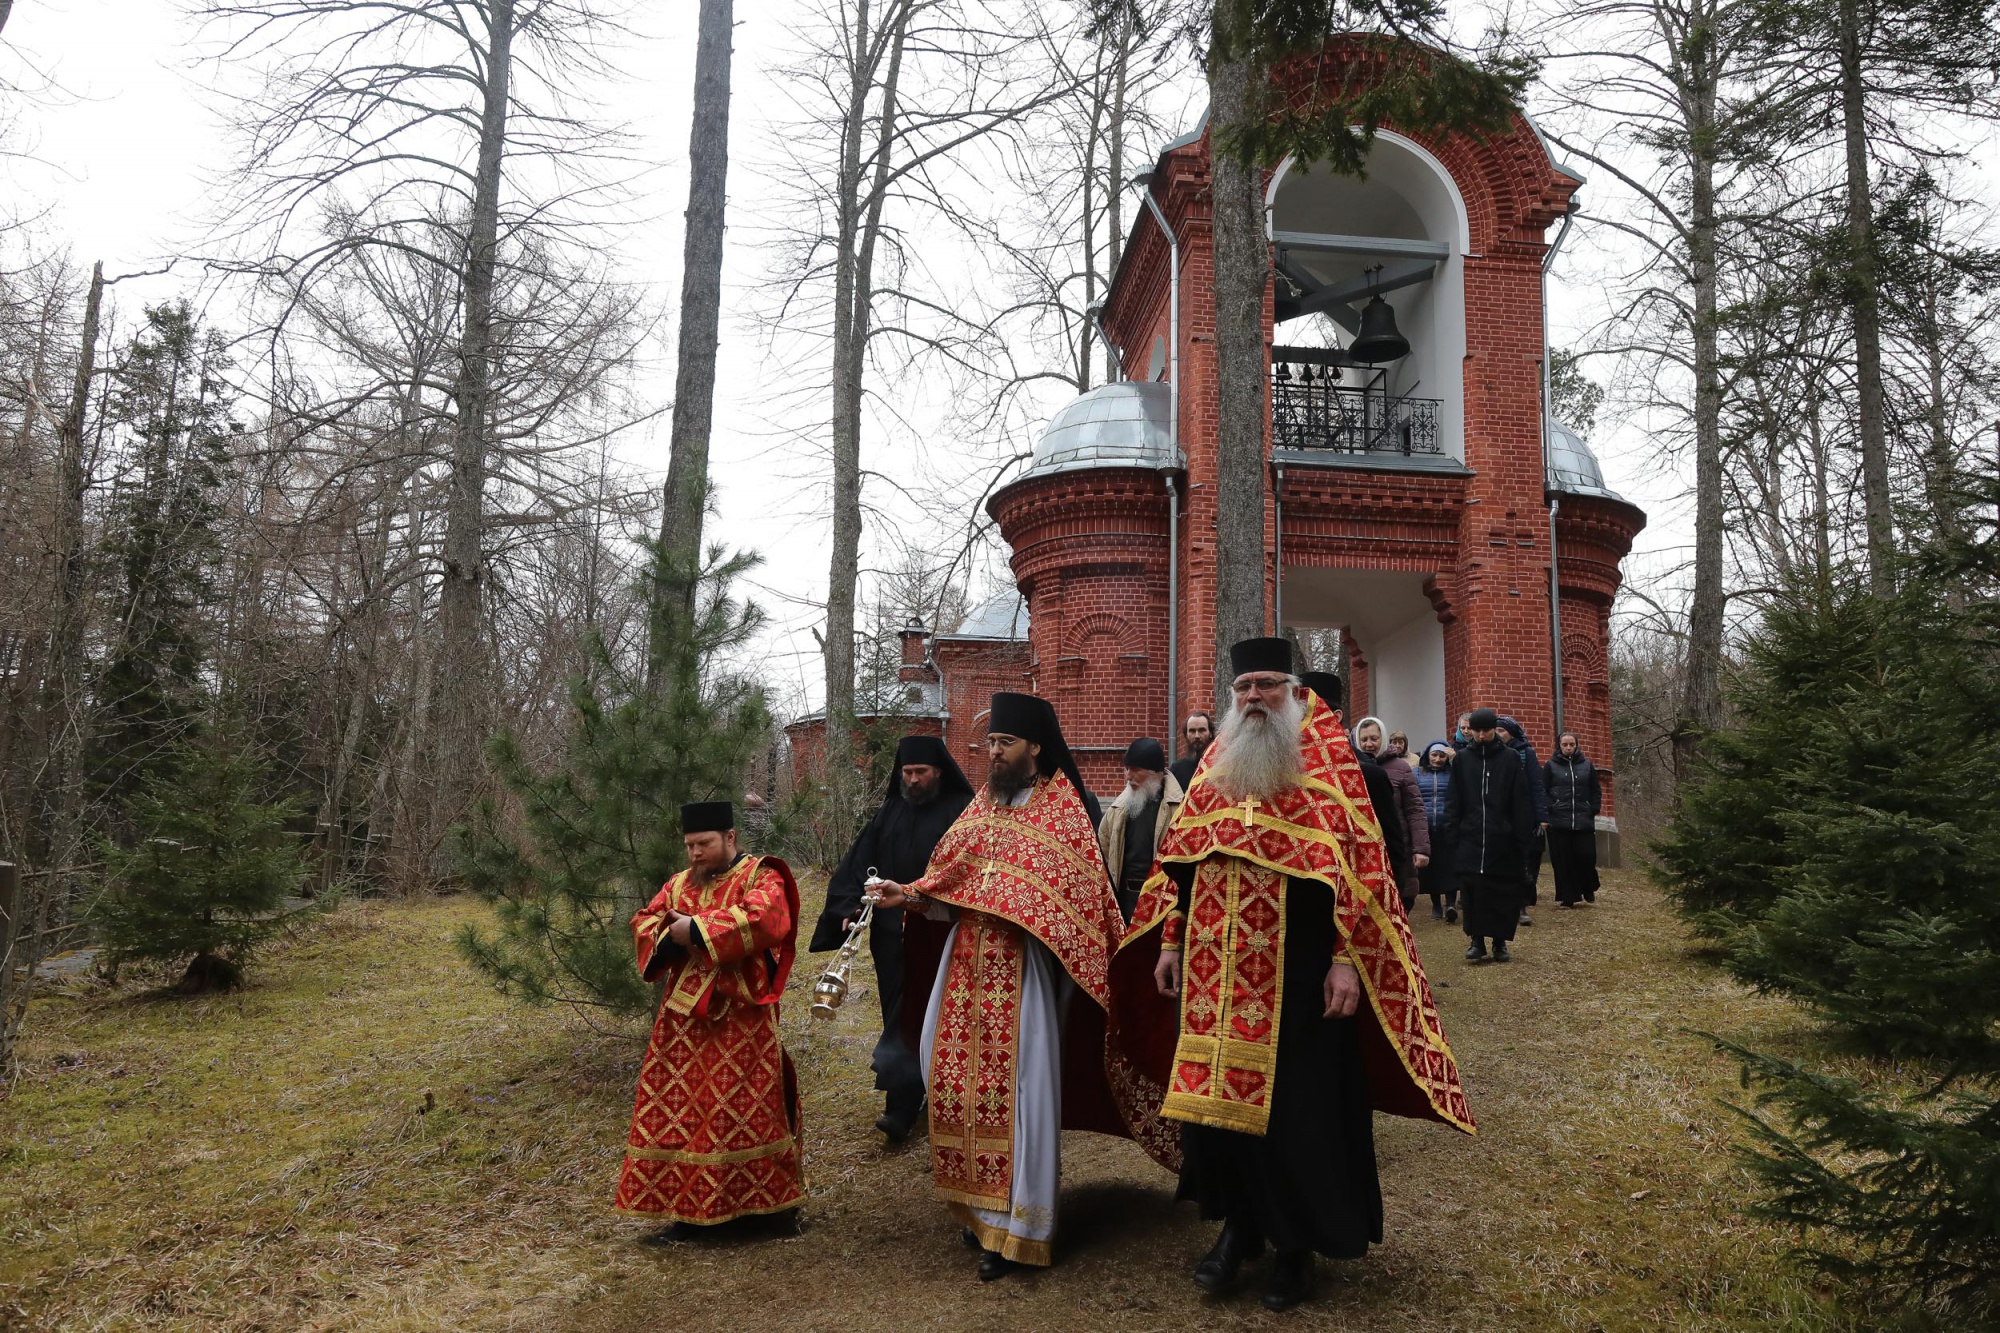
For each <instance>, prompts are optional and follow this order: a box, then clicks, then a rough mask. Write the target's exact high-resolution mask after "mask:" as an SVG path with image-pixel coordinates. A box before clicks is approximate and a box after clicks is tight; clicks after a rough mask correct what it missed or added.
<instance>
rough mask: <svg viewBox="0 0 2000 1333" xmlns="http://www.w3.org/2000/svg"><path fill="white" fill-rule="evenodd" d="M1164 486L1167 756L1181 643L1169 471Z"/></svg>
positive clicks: (1175, 719)
mask: <svg viewBox="0 0 2000 1333" xmlns="http://www.w3.org/2000/svg"><path fill="white" fill-rule="evenodd" d="M1161 476H1162V477H1164V478H1165V479H1166V483H1167V734H1166V737H1165V740H1166V743H1167V753H1168V754H1172V753H1173V749H1174V729H1175V728H1176V727H1178V726H1179V725H1180V715H1179V714H1178V713H1177V712H1176V711H1175V710H1177V709H1178V708H1179V707H1180V703H1179V700H1180V697H1181V696H1180V688H1181V682H1180V674H1181V673H1180V666H1181V655H1180V642H1181V543H1180V531H1181V488H1180V487H1179V486H1178V485H1177V484H1176V483H1175V482H1174V474H1173V473H1172V472H1171V471H1162V473H1161Z"/></svg>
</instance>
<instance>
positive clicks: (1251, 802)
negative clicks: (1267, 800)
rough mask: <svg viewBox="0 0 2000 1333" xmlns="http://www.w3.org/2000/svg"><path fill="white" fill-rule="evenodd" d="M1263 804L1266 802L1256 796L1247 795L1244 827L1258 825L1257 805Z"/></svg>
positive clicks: (1244, 800) (1244, 803)
mask: <svg viewBox="0 0 2000 1333" xmlns="http://www.w3.org/2000/svg"><path fill="white" fill-rule="evenodd" d="M1262 804H1264V803H1263V802H1262V801H1260V800H1258V799H1257V798H1256V797H1255V796H1245V797H1244V798H1243V827H1245V828H1256V827H1257V807H1258V806H1260V805H1262Z"/></svg>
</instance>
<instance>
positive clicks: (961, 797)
mask: <svg viewBox="0 0 2000 1333" xmlns="http://www.w3.org/2000/svg"><path fill="white" fill-rule="evenodd" d="M950 776H951V777H952V778H956V779H957V781H956V782H955V783H952V782H950V781H946V782H943V783H941V784H940V790H939V792H938V795H937V797H936V798H935V799H933V800H932V801H930V802H929V803H928V804H925V805H911V804H910V803H909V802H908V801H907V800H905V799H904V798H903V797H902V796H900V795H897V796H891V797H889V798H888V799H887V800H885V801H883V802H882V808H881V809H880V810H878V811H876V812H875V817H874V818H873V819H871V820H869V821H868V827H866V828H864V829H862V830H861V836H860V837H858V838H856V839H855V840H854V846H852V847H850V848H849V849H848V851H847V855H846V856H845V857H844V858H842V860H841V862H840V865H839V866H838V868H836V869H835V870H834V872H833V875H832V877H831V878H829V879H828V880H827V884H826V908H825V910H824V911H822V912H821V913H820V914H819V924H818V925H817V926H815V927H814V928H813V937H812V944H811V945H810V952H813V953H824V952H826V951H827V950H828V949H837V948H839V947H840V943H841V941H842V940H844V939H846V938H847V932H846V931H844V930H842V929H841V928H840V923H841V921H842V920H843V919H845V918H848V917H852V916H855V915H858V914H859V913H860V911H861V894H862V882H863V881H864V880H866V879H867V878H868V868H869V867H870V866H873V867H874V868H875V873H876V874H877V875H879V876H881V877H882V878H883V879H887V880H894V881H895V882H896V883H898V884H908V883H910V882H912V881H913V880H919V879H922V878H923V877H924V868H925V867H926V866H927V865H929V864H930V859H931V851H932V849H933V848H935V847H936V846H937V844H938V839H939V838H942V837H943V836H944V831H945V830H946V829H948V828H950V827H951V825H952V821H954V820H956V819H957V818H958V817H959V815H960V814H961V813H962V812H963V811H964V810H965V807H966V806H967V805H969V804H971V803H972V792H971V789H970V788H969V787H967V786H966V785H965V779H964V778H963V777H960V776H959V775H958V771H957V769H956V768H954V769H953V770H952V773H951V775H950ZM868 952H869V954H870V955H871V956H872V957H873V958H874V960H875V988H876V991H877V992H878V994H879V996H880V998H881V1001H882V1036H881V1039H880V1040H878V1041H877V1042H876V1043H875V1055H874V1060H873V1062H872V1063H873V1067H874V1070H875V1086H876V1087H877V1088H879V1089H880V1090H882V1091H883V1092H885V1093H887V1094H888V1109H889V1111H890V1112H891V1113H892V1114H897V1115H903V1116H907V1115H914V1114H915V1112H916V1108H917V1105H918V1103H919V1102H921V1101H922V1100H923V1095H924V1074H923V1068H922V1066H921V1065H920V1064H919V1062H918V1060H917V1053H916V1051H915V1050H913V1049H912V1048H911V1046H910V1043H909V1042H908V1041H907V1040H906V1039H905V1037H904V1036H903V1033H902V1027H903V1024H902V1022H901V1021H900V1020H901V1017H902V1006H903V910H902V909H901V908H899V907H898V908H889V909H879V910H877V911H876V913H875V918H874V921H873V922H872V923H871V924H870V925H869V927H868Z"/></svg>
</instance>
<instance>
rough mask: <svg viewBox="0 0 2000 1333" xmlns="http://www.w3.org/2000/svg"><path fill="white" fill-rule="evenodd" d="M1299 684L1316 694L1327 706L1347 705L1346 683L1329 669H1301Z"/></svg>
mask: <svg viewBox="0 0 2000 1333" xmlns="http://www.w3.org/2000/svg"><path fill="white" fill-rule="evenodd" d="M1299 684H1301V685H1303V686H1305V687H1306V688H1307V689H1309V690H1311V691H1312V692H1313V693H1314V694H1317V695H1318V696H1319V697H1320V698H1321V699H1322V700H1323V701H1324V702H1325V703H1326V706H1327V707H1328V708H1332V709H1335V710H1339V709H1344V708H1346V707H1347V683H1346V682H1345V681H1343V680H1342V679H1341V678H1340V677H1338V676H1336V675H1334V674H1333V673H1332V672H1331V671H1301V672H1300V673H1299Z"/></svg>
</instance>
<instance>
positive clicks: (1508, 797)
mask: <svg viewBox="0 0 2000 1333" xmlns="http://www.w3.org/2000/svg"><path fill="white" fill-rule="evenodd" d="M1499 726H1500V723H1499V719H1498V718H1497V717H1496V716H1495V715H1494V712H1493V710H1492V709H1490V708H1479V709H1475V710H1473V714H1472V721H1471V723H1470V725H1469V726H1468V727H1467V731H1468V732H1469V733H1470V734H1471V737H1472V744H1470V745H1468V746H1466V747H1465V748H1464V749H1463V750H1461V751H1459V754H1458V758H1457V759H1455V760H1453V761H1452V765H1451V786H1450V788H1449V789H1448V790H1447V791H1446V793H1445V822H1446V823H1447V824H1448V825H1450V826H1451V847H1452V852H1453V856H1452V863H1453V865H1454V866H1455V867H1456V868H1457V870H1458V893H1459V899H1460V906H1461V907H1462V909H1463V911H1464V923H1465V933H1466V934H1467V935H1468V936H1470V937H1471V939H1472V947H1470V948H1469V949H1467V950H1466V951H1465V957H1466V959H1467V961H1469V962H1474V963H1483V962H1485V961H1486V958H1487V953H1486V941H1487V940H1489V939H1490V940H1492V941H1493V954H1492V957H1493V961H1494V962H1496V963H1504V962H1507V961H1508V953H1507V941H1509V940H1511V939H1513V938H1514V928H1515V927H1516V926H1518V925H1519V924H1520V921H1521V899H1522V897H1523V896H1524V895H1525V893H1526V891H1527V882H1526V880H1525V879H1524V875H1525V873H1526V866H1527V861H1528V847H1529V845H1530V843H1531V842H1532V841H1533V839H1534V836H1535V832H1536V828H1535V807H1534V803H1533V801H1532V800H1531V799H1530V798H1529V794H1528V774H1527V771H1526V770H1525V769H1524V768H1523V767H1522V764H1521V761H1520V758H1519V757H1518V756H1516V755H1515V753H1514V751H1513V750H1512V749H1511V748H1510V747H1509V746H1508V744H1507V742H1506V741H1505V739H1503V738H1502V736H1501V735H1500V731H1499Z"/></svg>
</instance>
